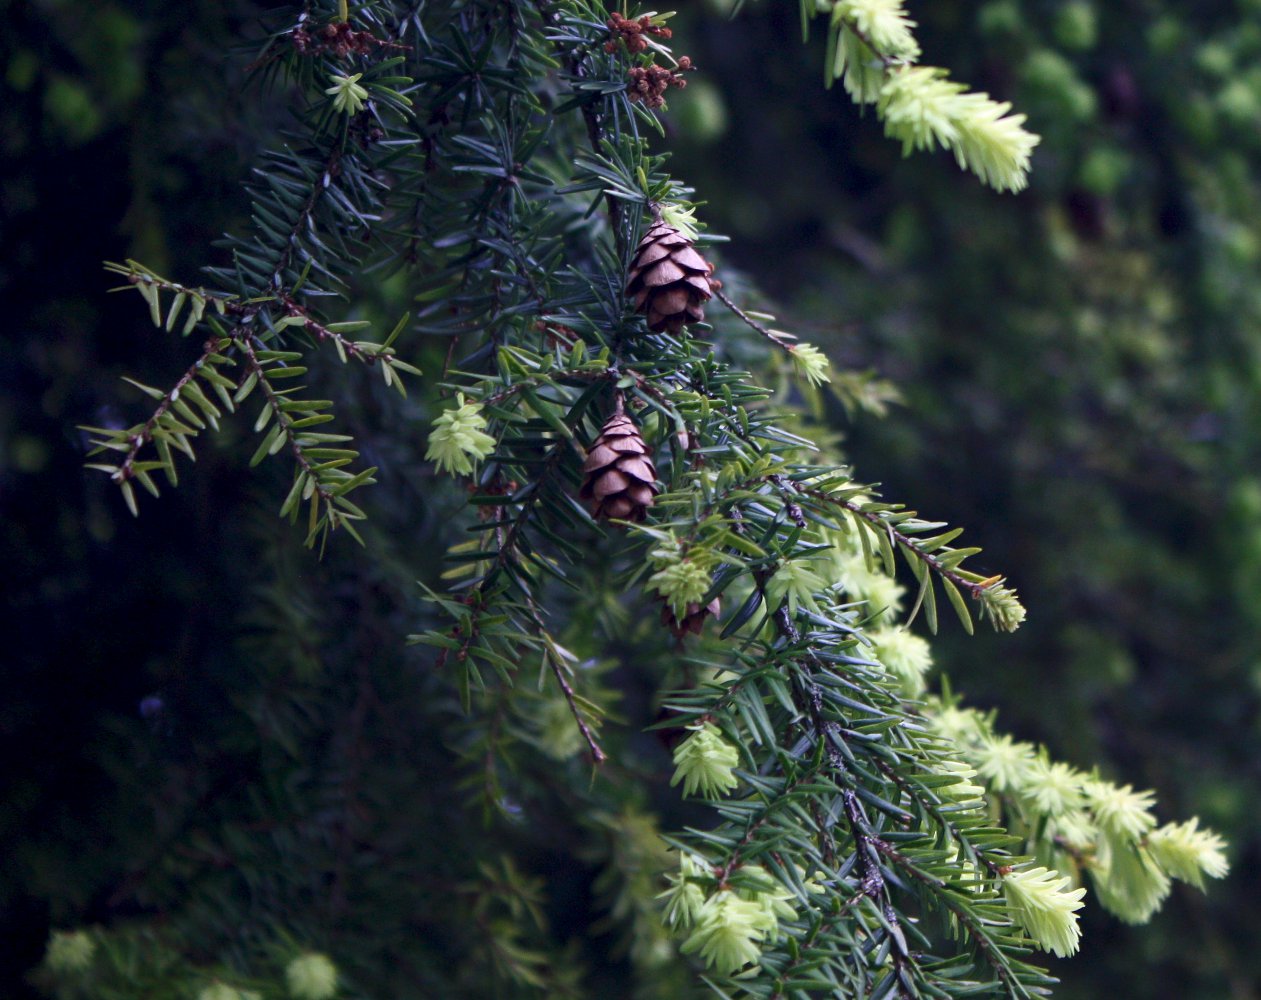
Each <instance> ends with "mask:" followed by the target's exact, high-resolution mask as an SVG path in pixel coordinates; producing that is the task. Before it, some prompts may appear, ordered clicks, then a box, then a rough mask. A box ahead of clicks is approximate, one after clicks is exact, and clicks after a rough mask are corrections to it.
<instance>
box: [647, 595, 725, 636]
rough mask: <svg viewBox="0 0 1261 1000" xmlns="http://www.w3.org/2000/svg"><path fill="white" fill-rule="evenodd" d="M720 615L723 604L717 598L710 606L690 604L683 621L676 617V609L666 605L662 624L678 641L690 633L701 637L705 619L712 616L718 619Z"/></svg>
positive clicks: (662, 612)
mask: <svg viewBox="0 0 1261 1000" xmlns="http://www.w3.org/2000/svg"><path fill="white" fill-rule="evenodd" d="M720 614H722V604H721V603H720V602H719V600H718V598H716V597H715V598H714V599H713V600H712V601H710V602H709V603H708V604H689V605H688V606H687V611H686V612H685V613H684V615H683V618H682V620H680V619H678V618H676V617H675V615H674V609H673V608H671V607H670V605H669V604H665V605H663V606H662V608H661V624H662V625H664V626H665V627H666V628H668V629H669V630H670V631H671V632H672V633H674V637H675V638H676V639H682V638H683V637H684V636H685V635H687V634H688V633H689V632H690V633H691V634H692V635H700V634H701V629H702V628H704V627H705V619H707V618H708V617H709V616H710V615H713V616H714V617H715V618H717V617H718V616H719V615H720Z"/></svg>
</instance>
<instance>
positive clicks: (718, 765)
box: [670, 722, 740, 799]
mask: <svg viewBox="0 0 1261 1000" xmlns="http://www.w3.org/2000/svg"><path fill="white" fill-rule="evenodd" d="M688 728H690V729H691V730H692V735H691V736H689V737H688V738H687V739H685V740H684V741H683V742H682V743H680V744H679V745H678V746H677V747H675V749H674V777H673V778H671V779H670V784H671V786H674V785H677V784H678V783H679V782H680V781H681V782H683V794H684V795H694V794H696V793H697V792H699V793H700V794H701V795H702V796H704V797H705V798H707V799H714V798H717V797H718V796H720V795H725V794H726V793H727V792H729V791H731V790H732V789H733V788H735V787H736V786H737V785H739V784H740V782H739V779H738V778H736V776H735V773H734V772H733V770H732V769H733V768H734V767H735V766H736V765H737V764H739V763H740V753H739V751H738V750H736V748H735V747H733V746H732V745H731V744H730V743H728V742H727V741H726V740H725V739H723V735H722V732H721V731H720V730H719V729H718V727H717V726H715V725H714V724H713V723H712V722H704V723H702V724H701V725H699V726H690V727H688Z"/></svg>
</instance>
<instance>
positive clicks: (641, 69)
mask: <svg viewBox="0 0 1261 1000" xmlns="http://www.w3.org/2000/svg"><path fill="white" fill-rule="evenodd" d="M690 69H692V60H691V59H689V58H688V57H687V56H683V57H682V58H680V59H679V70H680V71H686V70H690ZM627 76H628V79H627V90H629V91H630V99H631V100H632V101H643V102H644V104H645V105H646V106H648V107H650V108H659V107H661V106H662V105H663V104H665V102H666V97H665V94H666V90H667V89H668V88H670V87H678V88H680V89H682V88H683V87H686V86H687V80H685V79H684V78H683V72H678V71H675V70H671V69H666V68H665V67H664V66H658V65H657V64H656V63H650V64H649V65H647V66H632V67H631V70H630V72H629V74H628V75H627Z"/></svg>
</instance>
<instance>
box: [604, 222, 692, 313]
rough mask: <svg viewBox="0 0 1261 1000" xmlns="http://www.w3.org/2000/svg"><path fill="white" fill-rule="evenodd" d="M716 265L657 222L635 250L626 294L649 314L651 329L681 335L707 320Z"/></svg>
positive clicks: (677, 234)
mask: <svg viewBox="0 0 1261 1000" xmlns="http://www.w3.org/2000/svg"><path fill="white" fill-rule="evenodd" d="M713 270H714V268H713V265H711V264H710V263H709V261H707V260H706V259H705V258H704V257H702V256H701V255H700V254H699V253H697V252H696V249H695V248H694V247H693V246H692V241H691V240H689V239H688V238H687V237H686V236H684V235H683V234H682V233H681V232H679V231H678V230H677V229H675V228H674V227H673V226H671V225H670V224H669V223H666V222H661V221H657V222H654V223H653V224H652V225H651V226H650V227H649V229H648V232H647V233H645V234H644V238H643V239H642V240H640V241H639V246H638V247H636V248H635V258H634V260H632V261H631V266H630V280H629V281H627V283H626V294H627V295H632V296H634V298H635V308H636V310H638V311H640V312H644V313H647V314H648V329H649V330H654V331H657V332H660V331H661V330H669V331H670V332H671V333H678V332H679V331H680V330H681V329H683V326H684V325H685V324H687V323H699V322H700V321H701V320H703V319H704V318H705V307H704V303H705V302H706V301H707V300H708V299H709V297H710V294H711V292H710V284H709V276H710V274H712V273H713Z"/></svg>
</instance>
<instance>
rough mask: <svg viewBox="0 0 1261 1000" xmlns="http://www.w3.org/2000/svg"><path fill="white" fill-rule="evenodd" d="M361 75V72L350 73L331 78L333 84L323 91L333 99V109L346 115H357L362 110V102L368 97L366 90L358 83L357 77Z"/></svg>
mask: <svg viewBox="0 0 1261 1000" xmlns="http://www.w3.org/2000/svg"><path fill="white" fill-rule="evenodd" d="M362 76H363V74H362V73H352V74H351V75H350V76H334V77H333V78H332V80H333V85H332V86H331V87H329V88H328V89H326V90H325V91H324V93H326V94H328V95H329V96H330V97H331V98H332V99H333V108H334V109H335V110H337V111H338V112H340V113H342V114H347V115H357V114H359V112H360V111H362V110H363V105H364V102H365V101H366V100H367V99H368V92H367V90H365V89H364V88H363V87H361V86H360V85H359V78H360V77H362Z"/></svg>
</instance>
